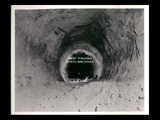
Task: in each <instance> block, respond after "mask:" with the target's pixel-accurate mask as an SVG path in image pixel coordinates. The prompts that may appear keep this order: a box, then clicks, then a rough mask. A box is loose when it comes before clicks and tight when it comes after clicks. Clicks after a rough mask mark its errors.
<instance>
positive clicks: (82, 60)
mask: <svg viewBox="0 0 160 120" xmlns="http://www.w3.org/2000/svg"><path fill="white" fill-rule="evenodd" d="M70 58H71V59H69V62H68V64H67V67H66V71H67V74H68V78H71V79H78V78H79V79H85V78H86V77H88V78H93V75H94V65H93V64H94V61H93V59H92V57H90V56H88V55H86V54H85V53H76V54H73V55H72V56H71V57H70Z"/></svg>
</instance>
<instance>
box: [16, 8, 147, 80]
mask: <svg viewBox="0 0 160 120" xmlns="http://www.w3.org/2000/svg"><path fill="white" fill-rule="evenodd" d="M143 23H144V21H143V9H137V10H132V9H127V10H123V9H121V10H92V9H91V10H77V9H76V10H33V11H32V10H27V11H23V10H17V11H16V26H15V27H16V37H17V36H18V37H19V41H18V40H17V39H16V45H18V44H20V43H21V45H23V47H21V49H22V51H23V52H22V53H21V55H23V54H24V53H26V54H27V55H28V56H29V58H30V59H31V61H36V60H37V59H40V61H41V65H40V66H43V67H42V68H43V71H44V72H46V73H47V74H50V75H51V76H53V77H54V78H55V79H57V80H61V76H60V72H59V66H60V64H59V63H60V59H61V56H62V55H63V54H64V52H65V51H66V50H67V49H69V48H70V49H72V45H73V44H75V43H77V42H80V41H81V42H84V43H87V44H89V45H91V46H93V47H94V48H96V49H97V50H98V51H99V52H100V53H101V55H102V57H103V60H104V61H107V62H105V63H104V64H103V65H104V66H105V67H104V68H105V69H104V71H103V75H102V77H103V78H105V79H107V80H109V79H117V78H118V79H120V76H121V77H124V76H127V75H128V74H127V73H128V71H129V72H131V70H130V69H131V68H133V66H134V67H135V66H137V65H139V66H140V68H142V69H141V70H142V71H143V48H140V47H141V46H143V33H142V31H143ZM18 42H19V43H18ZM139 43H140V44H139ZM138 45H141V46H140V47H139V46H138ZM16 48H18V47H16ZM141 53H142V58H141V57H139V56H140V55H141ZM16 54H19V49H16ZM138 60H140V62H139V61H138ZM43 62H44V63H43ZM42 63H43V64H42ZM33 64H37V63H34V62H33ZM33 64H32V65H33ZM131 66H132V67H131ZM135 68H136V69H137V67H135ZM17 69H18V68H17ZM133 71H134V69H133ZM142 73H143V72H142ZM136 74H138V73H136ZM142 76H143V75H142ZM133 79H134V77H133Z"/></svg>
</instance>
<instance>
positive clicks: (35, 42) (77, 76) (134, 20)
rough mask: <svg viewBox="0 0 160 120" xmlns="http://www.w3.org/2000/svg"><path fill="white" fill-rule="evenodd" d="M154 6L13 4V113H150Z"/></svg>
mask: <svg viewBox="0 0 160 120" xmlns="http://www.w3.org/2000/svg"><path fill="white" fill-rule="evenodd" d="M148 61H149V5H12V6H11V114H13V115H14V114H17V115H20V114H24V115H26V114H31V115H34V114H42V115H43V114H51V115H52V114H53V115H54V114H61V115H63V114H70V115H74V114H77V115H82V114H84V115H87V114H92V115H98V114H100V115H102V114H106V115H110V114H111V115H117V114H128V115H129V114H132V115H133V114H134V115H135V114H149V69H148V68H149V62H148Z"/></svg>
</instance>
